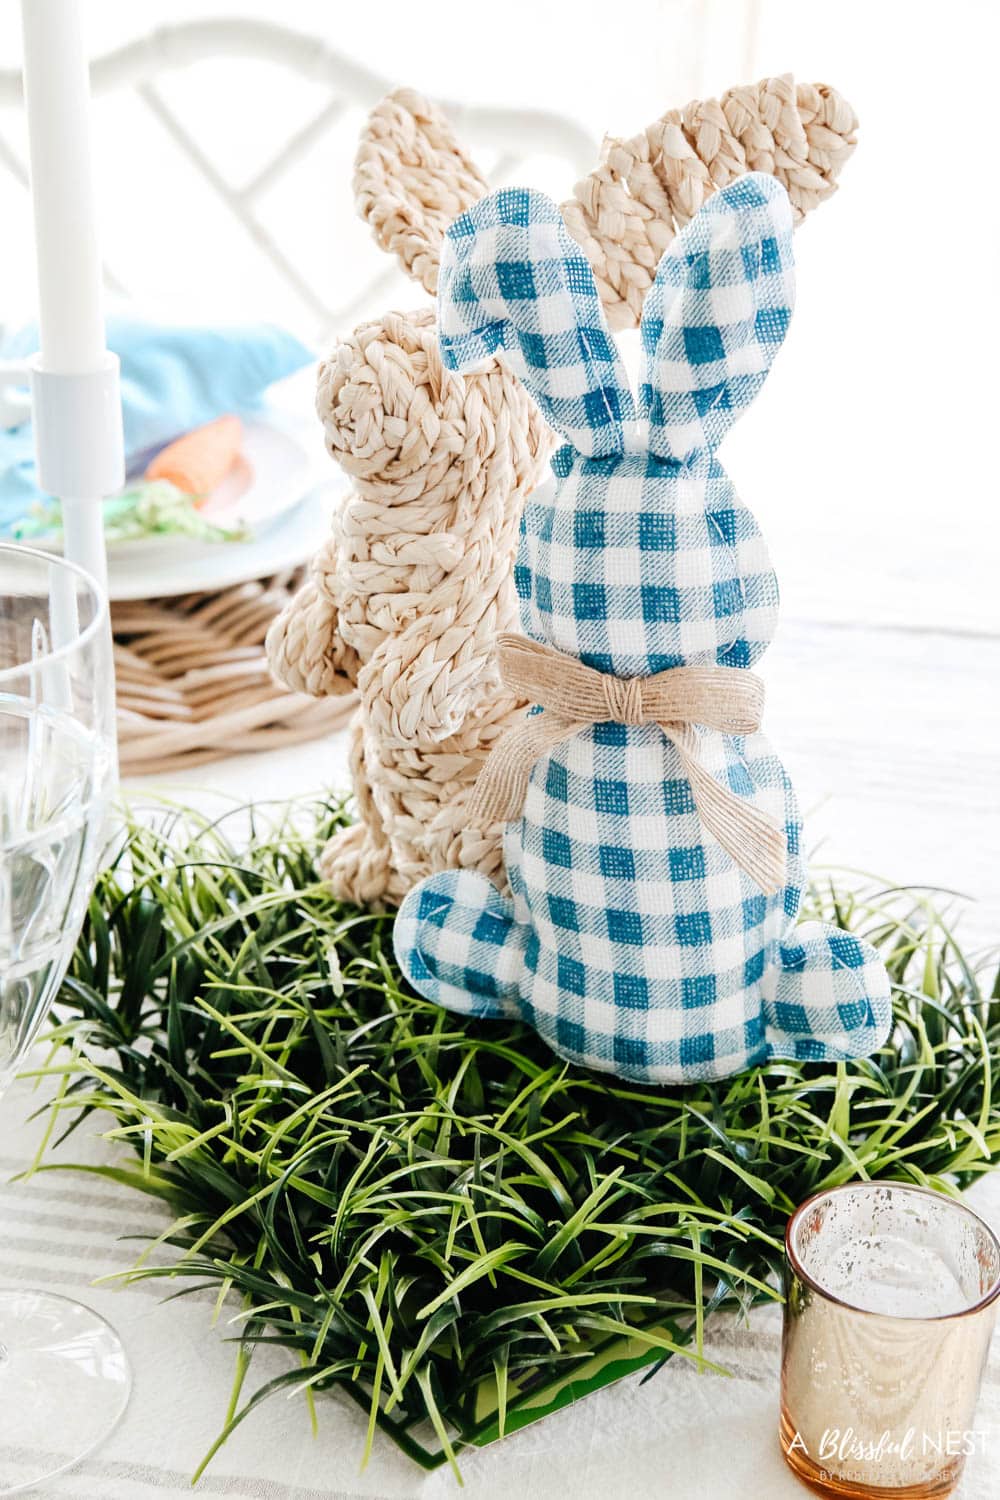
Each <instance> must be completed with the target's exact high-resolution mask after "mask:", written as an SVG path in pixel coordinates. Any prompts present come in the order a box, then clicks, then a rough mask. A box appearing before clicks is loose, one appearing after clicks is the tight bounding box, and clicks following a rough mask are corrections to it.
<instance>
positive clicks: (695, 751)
mask: <svg viewBox="0 0 1000 1500" xmlns="http://www.w3.org/2000/svg"><path fill="white" fill-rule="evenodd" d="M498 663H499V668H500V676H501V679H502V680H503V682H504V684H505V686H506V687H508V688H509V689H510V691H511V692H512V693H515V694H516V695H517V696H518V697H521V698H526V699H527V700H528V701H529V702H531V703H535V704H537V705H538V706H539V707H540V708H542V709H544V710H545V711H544V713H540V714H532V715H530V716H529V717H527V718H526V719H524V720H523V721H522V722H521V723H520V724H516V725H515V726H514V727H513V728H512V729H508V731H507V732H506V734H504V735H503V737H502V738H501V739H500V740H499V741H498V742H497V744H496V745H494V747H493V749H492V751H491V752H490V754H489V756H488V758H487V759H486V761H485V762H484V764H483V769H482V770H481V771H480V773H479V779H478V781H477V782H476V786H475V790H474V792H473V795H472V800H471V802H470V804H469V813H468V816H469V821H470V823H471V824H473V825H474V826H479V827H482V826H484V825H486V824H488V823H494V822H509V821H510V820H511V819H513V818H519V817H520V816H521V812H522V810H523V808H524V799H525V796H526V795H527V791H528V781H529V778H530V776H531V768H532V766H533V765H534V764H535V762H536V761H537V760H539V759H540V758H541V756H543V755H546V754H548V752H549V751H550V750H553V749H554V748H555V746H556V745H559V744H561V743H562V741H563V740H567V739H569V738H570V737H571V736H572V735H574V734H576V733H578V732H579V731H580V730H583V729H586V728H588V726H589V725H591V724H599V723H605V722H607V721H608V720H611V721H612V722H613V723H616V724H630V725H638V724H658V725H659V726H660V728H661V729H662V731H663V733H664V734H665V735H666V736H667V738H668V739H669V740H670V741H671V743H672V744H673V745H674V747H675V749H676V750H677V753H678V756H679V757H680V761H681V766H682V768H683V770H684V772H685V774H686V775H687V778H688V781H689V782H690V785H691V793H692V796H693V797H694V803H695V807H696V808H697V809H698V815H699V817H700V818H701V821H702V824H703V825H704V827H705V828H706V829H708V831H709V832H710V833H711V834H713V835H714V837H715V838H716V839H717V840H718V842H719V843H720V844H721V845H722V847H723V848H724V849H725V850H726V852H727V853H728V854H729V855H731V857H732V858H733V859H734V860H735V861H736V863H737V864H738V865H739V866H740V868H741V869H742V870H745V871H746V873H747V874H748V875H749V876H750V877H751V879H752V880H754V881H755V882H756V883H757V885H759V886H760V888H761V889H762V890H763V891H766V892H767V893H768V894H771V893H773V892H774V891H777V890H779V889H780V888H781V886H782V884H783V883H784V878H785V840H784V836H783V834H782V832H781V829H780V828H779V827H778V826H777V825H776V824H775V823H774V821H773V820H772V819H771V818H769V817H768V816H767V815H766V814H765V813H762V812H760V811H759V810H758V809H757V808H756V807H754V806H753V804H752V803H749V802H744V801H743V799H742V798H741V797H738V796H737V795H736V793H735V792H733V791H732V790H731V789H730V788H729V787H728V786H725V785H723V784H722V783H721V782H718V781H716V779H715V777H714V776H713V775H712V774H711V772H710V771H708V770H706V768H705V766H704V764H703V763H702V760H701V739H700V736H699V734H698V732H697V730H696V729H695V728H694V726H695V725H696V724H703V725H705V727H706V728H708V729H715V730H718V731H719V732H720V733H722V734H752V733H754V732H755V731H756V730H757V729H759V728H760V720H761V714H762V712H763V707H764V685H763V683H762V682H761V680H760V678H759V677H755V676H754V674H753V673H752V672H748V671H746V670H745V669H744V668H740V667H713V666H705V667H673V668H671V669H670V670H668V671H666V672H657V673H655V674H654V675H653V676H652V677H615V676H613V675H612V674H611V673H609V672H598V671H597V670H596V668H594V667H588V666H585V665H584V663H583V662H581V661H579V660H578V659H577V658H576V657H574V656H566V655H565V654H564V653H563V652H562V651H557V650H556V649H555V647H554V646H543V645H541V644H540V643H539V642H538V641H532V640H529V639H528V638H527V637H526V636H520V635H513V634H508V635H502V636H501V637H500V639H499V642H498Z"/></svg>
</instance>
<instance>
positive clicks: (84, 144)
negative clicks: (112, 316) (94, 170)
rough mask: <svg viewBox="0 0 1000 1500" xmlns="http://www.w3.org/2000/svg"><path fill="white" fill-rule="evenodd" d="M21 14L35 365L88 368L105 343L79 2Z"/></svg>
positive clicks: (47, 0)
mask: <svg viewBox="0 0 1000 1500" xmlns="http://www.w3.org/2000/svg"><path fill="white" fill-rule="evenodd" d="M21 15H22V24H23V28H24V93H25V104H26V106H27V112H28V139H29V145H30V149H31V195H32V200H33V203H34V215H35V255H36V259H37V263H38V315H39V324H40V328H41V354H42V365H43V367H44V368H45V369H46V370H52V371H58V372H60V373H76V372H79V371H88V370H92V369H94V368H95V367H97V366H99V365H100V364H101V363H102V362H103V360H104V353H105V342H104V318H103V313H102V291H101V260H100V255H99V253H98V248H97V229H96V224H95V219H94V194H93V180H92V174H91V165H90V81H89V77H88V73H87V60H86V52H85V50H84V44H83V30H82V27H81V24H80V11H79V6H78V4H77V0H22V4H21Z"/></svg>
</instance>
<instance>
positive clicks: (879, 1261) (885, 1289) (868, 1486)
mask: <svg viewBox="0 0 1000 1500" xmlns="http://www.w3.org/2000/svg"><path fill="white" fill-rule="evenodd" d="M785 1250H786V1256H787V1270H786V1286H785V1292H786V1297H785V1313H784V1325H783V1332H782V1353H781V1423H780V1438H781V1447H782V1451H783V1453H784V1456H785V1460H786V1462H787V1463H788V1465H789V1466H790V1468H791V1469H792V1470H793V1471H794V1473H795V1474H796V1475H797V1476H798V1477H799V1479H801V1480H802V1481H803V1482H804V1483H805V1484H807V1485H808V1486H809V1487H810V1488H811V1489H812V1490H814V1491H816V1492H817V1493H818V1494H821V1495H829V1496H840V1497H849V1496H850V1497H855V1500H878V1497H881V1496H884V1497H885V1500H930V1497H931V1496H942V1495H949V1494H951V1493H952V1491H953V1490H954V1488H955V1486H956V1484H957V1483H958V1480H959V1477H960V1475H961V1472H962V1468H963V1466H964V1464H965V1460H966V1458H967V1457H968V1456H969V1455H970V1454H972V1453H974V1452H976V1451H977V1449H981V1448H983V1447H984V1446H985V1443H986V1434H985V1432H983V1431H981V1430H977V1428H976V1425H975V1416H976V1402H977V1400H978V1397H979V1387H980V1382H981V1379H982V1374H983V1369H984V1367H985V1364H986V1358H987V1355H988V1353H989V1347H990V1338H991V1335H992V1333H993V1325H994V1322H995V1321H996V1312H997V1305H998V1303H997V1297H998V1294H1000V1242H998V1241H997V1237H996V1235H995V1234H994V1233H993V1231H992V1230H991V1229H990V1227H989V1225H988V1224H986V1223H985V1221H984V1220H983V1219H981V1218H980V1217H979V1215H978V1214H976V1213H973V1211H972V1210H971V1209H970V1208H967V1207H966V1205H965V1204H964V1203H962V1202H960V1201H958V1200H956V1199H954V1198H949V1197H947V1196H946V1195H945V1194H943V1193H937V1192H932V1191H930V1190H928V1189H925V1188H918V1187H910V1186H907V1185H904V1184H902V1183H896V1182H852V1183H847V1184H845V1185H844V1186H843V1187H837V1188H831V1189H829V1190H828V1191H826V1192H822V1193H817V1194H816V1195H815V1197H812V1198H809V1199H807V1200H806V1202H805V1203H803V1204H802V1206H801V1207H800V1208H799V1209H797V1210H796V1212H795V1213H794V1214H793V1215H792V1217H791V1219H790V1220H789V1221H788V1228H787V1230H786V1233H785Z"/></svg>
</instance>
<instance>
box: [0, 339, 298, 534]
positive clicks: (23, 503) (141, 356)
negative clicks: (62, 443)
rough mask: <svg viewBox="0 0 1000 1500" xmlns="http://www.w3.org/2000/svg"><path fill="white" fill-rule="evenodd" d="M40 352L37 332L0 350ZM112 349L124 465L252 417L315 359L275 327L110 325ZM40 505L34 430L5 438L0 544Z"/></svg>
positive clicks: (8, 354)
mask: <svg viewBox="0 0 1000 1500" xmlns="http://www.w3.org/2000/svg"><path fill="white" fill-rule="evenodd" d="M37 347H38V332H37V329H36V328H34V327H28V328H24V329H22V330H21V331H20V332H19V333H17V334H15V335H14V336H13V337H11V338H8V339H7V340H5V341H4V342H3V343H2V344H0V359H24V358H26V356H27V355H29V354H32V353H34V351H35V350H36V349H37ZM108 347H109V348H110V349H113V350H114V352H115V353H116V354H117V355H118V357H119V359H120V360H121V383H122V411H123V415H124V421H125V453H126V461H129V460H133V459H135V458H137V457H138V456H139V455H140V454H144V453H146V452H149V451H150V450H154V449H156V448H162V447H163V445H164V444H165V443H169V442H170V441H171V440H172V439H173V438H175V437H179V436H180V435H181V434H182V433H184V432H190V430H191V429H192V427H200V426H201V424H202V423H203V422H211V421H212V420H213V418H215V417H221V416H223V415H224V414H225V413H227V412H236V413H238V414H239V415H241V416H246V415H248V414H250V413H252V412H253V411H254V410H255V409H256V408H258V407H259V406H260V404H261V399H262V397H263V395H264V392H265V391H266V390H267V387H268V386H269V385H271V384H272V383H273V382H274V381H275V380H281V379H282V378H283V377H284V376H285V375H291V374H293V373H294V371H296V370H299V369H301V368H302V366H303V365H306V364H308V363H309V361H310V360H311V359H312V358H313V355H312V354H311V353H310V351H309V350H308V349H307V348H306V347H305V345H304V344H301V343H300V342H299V340H298V339H297V338H295V337H294V335H292V334H290V333H286V332H285V331H284V329H281V328H277V327H275V326H274V325H273V324H270V323H248V324H239V325H234V326H232V327H218V328H202V327H183V326H178V325H175V324H163V323H152V322H145V321H142V320H140V319H138V318H132V317H129V318H125V317H112V318H110V319H109V320H108ZM41 498H42V496H41V492H40V491H39V489H38V486H37V484H36V482H35V452H34V438H33V434H32V431H31V424H30V422H25V423H24V424H22V426H20V427H11V428H8V429H7V430H6V431H2V430H0V537H4V536H9V535H10V534H11V530H12V528H13V526H14V525H15V524H16V523H17V522H18V521H20V520H22V519H23V517H24V516H26V515H27V514H28V512H29V510H30V509H31V507H32V505H34V504H35V503H36V502H37V501H39V500H40V499H41Z"/></svg>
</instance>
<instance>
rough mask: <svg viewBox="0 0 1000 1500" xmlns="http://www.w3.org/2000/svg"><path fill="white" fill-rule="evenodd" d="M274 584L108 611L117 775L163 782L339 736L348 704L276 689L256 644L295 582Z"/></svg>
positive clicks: (278, 579) (293, 578)
mask: <svg viewBox="0 0 1000 1500" xmlns="http://www.w3.org/2000/svg"><path fill="white" fill-rule="evenodd" d="M301 579H302V573H301V571H298V570H296V571H292V572H285V573H278V574H275V576H274V577H272V578H263V579H259V580H256V581H253V582H250V583H240V584H237V585H235V586H234V587H231V588H226V589H222V590H221V591H219V592H217V593H210V594H185V595H182V596H180V597H177V598H170V599H148V600H136V601H128V602H122V603H117V604H113V605H112V609H111V623H112V629H113V631H114V638H115V677H116V683H117V692H118V746H119V754H120V760H121V770H122V773H123V775H127V776H139V775H145V774H151V773H156V774H162V773H164V772H172V771H176V770H179V769H181V768H182V767H184V766H196V765H202V764H204V763H205V762H206V761H212V760H218V759H219V758H220V757H222V756H225V755H234V754H237V753H239V752H241V751H248V750H273V749H276V748H278V747H280V746H284V745H294V744H297V743H299V742H300V741H302V740H309V739H315V738H316V737H318V736H319V735H322V734H327V733H329V732H330V731H331V730H334V729H338V728H340V727H341V726H343V725H344V724H346V722H347V720H348V719H349V718H350V716H351V714H352V712H353V710H354V698H353V695H352V696H350V697H347V698H309V697H307V696H305V694H302V693H291V692H288V691H287V690H286V689H284V688H281V687H279V686H278V685H277V684H276V683H275V681H274V678H273V677H272V676H271V674H270V671H269V670H268V665H267V659H266V657H265V655H264V637H265V635H266V634H267V627H268V626H269V625H270V623H271V621H272V620H273V619H274V617H275V615H276V614H278V612H279V611H280V610H281V609H283V608H284V606H285V605H286V604H287V603H288V600H289V599H290V597H291V595H292V593H293V592H294V591H295V589H296V587H297V586H298V584H299V583H300V582H301Z"/></svg>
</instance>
